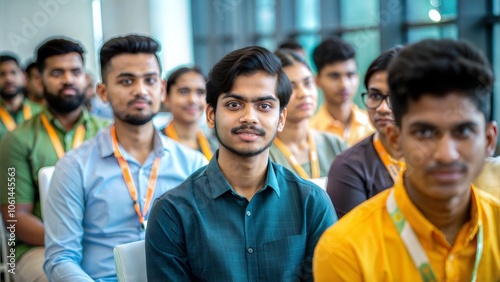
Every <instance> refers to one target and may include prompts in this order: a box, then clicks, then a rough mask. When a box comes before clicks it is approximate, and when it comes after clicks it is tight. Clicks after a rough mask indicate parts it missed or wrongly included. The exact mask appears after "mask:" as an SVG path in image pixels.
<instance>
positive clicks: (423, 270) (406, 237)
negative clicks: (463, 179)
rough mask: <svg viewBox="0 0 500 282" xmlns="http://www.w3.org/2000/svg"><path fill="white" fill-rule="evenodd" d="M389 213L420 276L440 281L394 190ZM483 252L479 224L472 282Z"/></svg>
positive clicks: (391, 193) (389, 198) (391, 192)
mask: <svg viewBox="0 0 500 282" xmlns="http://www.w3.org/2000/svg"><path fill="white" fill-rule="evenodd" d="M387 212H388V213H389V215H390V216H391V219H392V222H393V223H394V225H395V226H396V229H397V230H398V233H399V236H400V237H401V239H402V240H403V243H404V244H405V247H406V249H407V250H408V252H409V253H410V256H411V258H412V260H413V263H414V264H415V266H416V267H417V269H418V271H419V272H420V276H421V277H422V280H423V281H424V282H430V281H438V280H437V278H436V275H435V274H434V271H433V270H432V267H431V264H430V262H429V258H428V257H427V254H426V253H425V250H424V248H423V247H422V245H421V244H420V241H419V240H418V238H417V235H416V234H415V231H414V230H413V228H412V227H411V226H410V224H408V222H407V221H406V218H405V217H404V215H403V213H402V212H401V210H400V209H399V207H398V204H397V203H396V198H395V197H394V189H392V190H391V191H390V192H389V197H387ZM482 252H483V227H482V224H481V223H480V224H479V229H478V234H477V247H476V260H475V262H474V268H473V270H472V277H471V281H473V282H474V281H476V278H477V269H478V267H479V261H480V260H481V254H482Z"/></svg>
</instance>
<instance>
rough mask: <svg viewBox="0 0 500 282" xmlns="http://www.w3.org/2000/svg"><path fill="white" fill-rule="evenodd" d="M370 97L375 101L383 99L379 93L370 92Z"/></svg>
mask: <svg viewBox="0 0 500 282" xmlns="http://www.w3.org/2000/svg"><path fill="white" fill-rule="evenodd" d="M368 99H370V100H374V101H380V100H382V95H381V94H379V93H368Z"/></svg>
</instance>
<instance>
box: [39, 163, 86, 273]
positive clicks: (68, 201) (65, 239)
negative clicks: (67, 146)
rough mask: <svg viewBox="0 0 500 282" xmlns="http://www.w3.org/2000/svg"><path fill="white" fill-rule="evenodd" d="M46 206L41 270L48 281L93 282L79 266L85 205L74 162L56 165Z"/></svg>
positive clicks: (79, 173)
mask: <svg viewBox="0 0 500 282" xmlns="http://www.w3.org/2000/svg"><path fill="white" fill-rule="evenodd" d="M73 156H74V155H73ZM46 205H47V206H46V207H45V208H44V212H45V214H44V218H45V220H44V224H45V264H44V270H45V273H46V274H47V277H48V279H49V281H54V282H59V281H68V282H70V281H94V280H92V279H91V278H90V276H89V275H88V274H87V273H85V271H83V269H82V268H81V266H80V264H81V261H82V238H83V232H84V230H83V225H82V221H83V216H84V213H85V211H84V209H85V204H84V192H83V184H82V175H81V170H80V168H79V167H78V165H77V162H76V160H73V159H72V158H70V157H66V158H62V159H61V160H60V161H59V162H58V163H57V164H56V167H55V171H54V175H53V177H52V181H51V185H50V188H49V192H48V195H47V201H46Z"/></svg>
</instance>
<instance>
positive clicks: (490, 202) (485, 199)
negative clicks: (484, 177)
mask: <svg viewBox="0 0 500 282" xmlns="http://www.w3.org/2000/svg"><path fill="white" fill-rule="evenodd" d="M475 193H477V195H478V197H479V200H480V201H481V206H482V207H483V208H485V209H491V210H493V211H494V212H495V213H496V215H497V217H499V218H498V220H500V201H499V200H498V199H497V198H495V196H493V195H491V194H490V193H488V192H486V191H483V190H481V189H479V188H476V189H475Z"/></svg>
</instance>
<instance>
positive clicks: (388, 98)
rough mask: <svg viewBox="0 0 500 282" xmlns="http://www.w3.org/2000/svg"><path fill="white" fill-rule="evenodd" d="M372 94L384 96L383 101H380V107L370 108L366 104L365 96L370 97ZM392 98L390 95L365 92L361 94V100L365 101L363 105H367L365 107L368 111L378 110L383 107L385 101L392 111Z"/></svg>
mask: <svg viewBox="0 0 500 282" xmlns="http://www.w3.org/2000/svg"><path fill="white" fill-rule="evenodd" d="M370 94H377V95H380V96H382V99H381V100H380V103H378V105H377V106H375V107H368V105H367V104H366V101H365V96H367V95H370ZM390 98H391V95H390V94H382V93H369V92H363V93H361V100H362V101H363V104H364V105H365V107H366V108H367V109H369V110H376V109H377V108H378V107H380V105H382V102H384V101H385V103H386V104H387V106H389V108H390V109H391V110H392V105H391V103H390ZM366 99H368V98H366Z"/></svg>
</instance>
